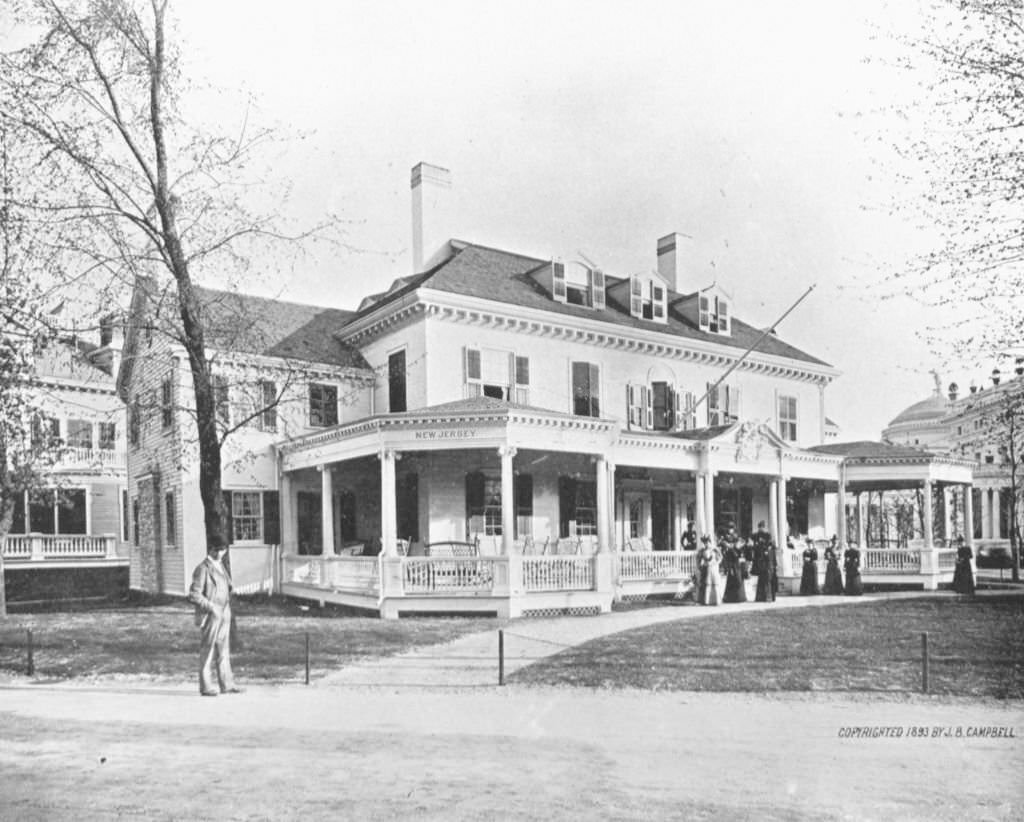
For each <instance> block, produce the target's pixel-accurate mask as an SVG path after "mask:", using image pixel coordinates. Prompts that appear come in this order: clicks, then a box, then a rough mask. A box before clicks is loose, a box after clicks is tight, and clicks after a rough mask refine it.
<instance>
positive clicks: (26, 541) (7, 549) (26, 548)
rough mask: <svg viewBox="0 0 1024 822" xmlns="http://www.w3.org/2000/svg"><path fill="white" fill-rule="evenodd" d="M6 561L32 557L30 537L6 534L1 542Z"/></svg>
mask: <svg viewBox="0 0 1024 822" xmlns="http://www.w3.org/2000/svg"><path fill="white" fill-rule="evenodd" d="M3 549H4V551H3V554H4V557H5V558H6V559H15V558H17V559H23V558H28V557H30V556H32V537H29V536H26V535H24V534H16V535H14V534H8V535H7V536H6V537H5V538H4V542H3Z"/></svg>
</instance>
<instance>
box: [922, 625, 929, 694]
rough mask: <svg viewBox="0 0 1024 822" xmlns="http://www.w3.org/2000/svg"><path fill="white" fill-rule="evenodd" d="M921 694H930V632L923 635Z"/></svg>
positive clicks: (924, 632)
mask: <svg viewBox="0 0 1024 822" xmlns="http://www.w3.org/2000/svg"><path fill="white" fill-rule="evenodd" d="M921 693H925V694H926V693H928V632H927V631H923V632H922V633H921Z"/></svg>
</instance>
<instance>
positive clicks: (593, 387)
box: [572, 362, 601, 417]
mask: <svg viewBox="0 0 1024 822" xmlns="http://www.w3.org/2000/svg"><path fill="white" fill-rule="evenodd" d="M600 376H601V374H600V369H599V368H598V366H597V365H595V364H594V363H589V362H574V363H573V364H572V413H573V414H575V415H576V416H577V417H599V416H601V399H600V386H601V379H600Z"/></svg>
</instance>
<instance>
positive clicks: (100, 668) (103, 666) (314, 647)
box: [0, 597, 496, 682]
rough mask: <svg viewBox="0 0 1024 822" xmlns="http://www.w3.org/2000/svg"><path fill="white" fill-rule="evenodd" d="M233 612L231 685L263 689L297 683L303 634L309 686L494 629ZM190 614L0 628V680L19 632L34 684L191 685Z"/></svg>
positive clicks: (139, 607) (16, 665)
mask: <svg viewBox="0 0 1024 822" xmlns="http://www.w3.org/2000/svg"><path fill="white" fill-rule="evenodd" d="M234 612H235V615H236V623H237V629H238V630H237V635H236V639H235V641H234V642H233V643H232V652H231V659H232V667H233V668H234V670H235V673H236V675H237V676H238V678H239V679H240V680H249V681H264V682H273V681H289V680H298V679H302V678H304V676H305V637H306V634H308V635H309V641H310V660H311V663H310V667H311V678H312V679H317V678H319V677H321V676H323V675H324V674H325V673H327V672H329V671H332V670H337V669H339V668H342V667H344V666H346V665H348V664H351V663H352V662H354V661H356V660H359V659H363V658H367V657H376V656H390V655H393V654H398V653H402V652H403V651H407V650H409V649H412V648H414V647H419V646H424V645H432V644H434V643H439V642H447V641H448V640H451V639H455V638H457V637H459V636H462V635H463V634H466V633H471V632H474V631H484V630H488V629H489V628H493V627H494V626H495V625H496V621H495V620H489V619H480V618H450V619H449V618H418V619H415V620H382V619H377V618H376V617H365V616H354V615H352V614H351V613H350V612H349V613H346V612H345V611H342V610H339V609H332V608H324V609H322V610H321V609H319V608H317V607H315V606H314V607H312V608H304V607H303V606H300V605H299V604H297V603H294V602H287V601H278V600H268V599H266V598H254V599H246V598H241V597H240V598H238V599H237V601H236V602H235V607H234ZM192 615H193V610H192V606H190V605H188V604H187V603H185V602H183V601H180V600H147V601H143V602H137V603H129V602H125V603H119V604H114V605H111V604H109V603H108V604H105V605H92V606H83V607H80V608H79V609H76V610H71V611H65V612H61V613H33V614H15V615H12V616H9V617H8V618H7V619H6V620H0V673H3V674H8V675H10V674H15V675H24V674H25V672H26V660H27V652H26V640H27V633H26V632H27V630H28V629H31V630H32V633H33V645H34V662H35V676H36V677H37V678H44V679H77V678H86V679H88V678H93V677H107V676H115V677H116V676H142V677H149V678H154V679H160V680H175V681H185V680H190V679H192V678H194V677H195V675H196V667H197V664H198V650H199V631H198V629H197V628H196V627H195V625H194V623H193V618H192Z"/></svg>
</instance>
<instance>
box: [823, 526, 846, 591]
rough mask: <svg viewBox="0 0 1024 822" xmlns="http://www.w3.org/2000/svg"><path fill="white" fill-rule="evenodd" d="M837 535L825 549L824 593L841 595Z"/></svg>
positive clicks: (841, 575) (841, 584)
mask: <svg viewBox="0 0 1024 822" xmlns="http://www.w3.org/2000/svg"><path fill="white" fill-rule="evenodd" d="M838 542H839V540H838V538H837V537H832V541H831V542H830V543H829V544H828V548H826V549H825V559H826V560H828V566H827V567H826V568H825V593H826V594H829V595H831V596H841V595H842V593H843V573H842V571H840V570H839V548H838V546H837V543H838Z"/></svg>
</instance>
